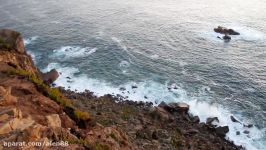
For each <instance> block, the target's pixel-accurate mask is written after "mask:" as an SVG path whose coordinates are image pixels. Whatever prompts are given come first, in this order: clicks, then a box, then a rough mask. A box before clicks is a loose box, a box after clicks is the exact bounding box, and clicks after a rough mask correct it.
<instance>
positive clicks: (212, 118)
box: [206, 117, 219, 125]
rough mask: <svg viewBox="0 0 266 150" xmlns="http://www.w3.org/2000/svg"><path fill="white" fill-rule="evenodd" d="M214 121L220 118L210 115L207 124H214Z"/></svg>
mask: <svg viewBox="0 0 266 150" xmlns="http://www.w3.org/2000/svg"><path fill="white" fill-rule="evenodd" d="M214 121H217V122H219V119H218V118H217V117H209V118H207V119H206V124H207V125H212V123H213V122H214Z"/></svg>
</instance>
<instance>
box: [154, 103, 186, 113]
mask: <svg viewBox="0 0 266 150" xmlns="http://www.w3.org/2000/svg"><path fill="white" fill-rule="evenodd" d="M158 106H159V107H161V108H164V109H165V110H167V111H169V112H185V113H187V112H188V110H189V105H188V104H186V103H169V104H166V103H165V102H164V101H163V102H161V103H160V104H159V105H158Z"/></svg>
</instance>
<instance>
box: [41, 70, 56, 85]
mask: <svg viewBox="0 0 266 150" xmlns="http://www.w3.org/2000/svg"><path fill="white" fill-rule="evenodd" d="M58 77H59V73H58V72H57V71H56V69H52V70H51V71H49V72H47V73H43V74H42V78H43V81H44V82H46V83H48V84H52V83H53V82H54V81H55V80H56V79H57V78H58Z"/></svg>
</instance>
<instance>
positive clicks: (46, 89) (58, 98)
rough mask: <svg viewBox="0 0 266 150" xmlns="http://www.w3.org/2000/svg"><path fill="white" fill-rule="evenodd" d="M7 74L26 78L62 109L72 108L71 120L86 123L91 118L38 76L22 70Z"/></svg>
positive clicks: (10, 71) (13, 70)
mask: <svg viewBox="0 0 266 150" xmlns="http://www.w3.org/2000/svg"><path fill="white" fill-rule="evenodd" d="M7 73H8V74H9V75H19V76H23V77H25V78H27V79H28V80H29V81H31V82H32V83H34V84H35V85H36V86H37V88H38V89H39V90H40V91H41V92H42V93H43V94H44V95H46V96H48V97H49V98H51V99H52V100H54V101H55V102H56V103H58V104H60V105H61V106H63V107H64V108H72V109H73V110H74V116H73V117H74V118H72V119H74V120H78V121H88V120H90V119H91V118H92V117H91V115H90V114H89V113H88V112H85V111H81V110H79V109H77V108H75V106H73V103H72V102H71V101H70V100H69V99H67V98H65V97H64V95H63V94H62V93H61V92H60V89H59V88H51V87H50V86H49V85H47V84H46V83H44V81H43V80H42V79H41V78H40V77H39V76H38V75H36V74H32V73H30V72H28V71H26V70H22V69H11V70H9V71H8V72H7Z"/></svg>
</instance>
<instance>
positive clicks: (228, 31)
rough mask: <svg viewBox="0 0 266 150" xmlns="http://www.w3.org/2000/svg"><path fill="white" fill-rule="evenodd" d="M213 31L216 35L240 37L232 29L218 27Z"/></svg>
mask: <svg viewBox="0 0 266 150" xmlns="http://www.w3.org/2000/svg"><path fill="white" fill-rule="evenodd" d="M214 31H215V32H216V33H220V34H225V35H240V33H239V32H236V31H235V30H233V29H227V28H225V27H221V26H218V27H217V28H214Z"/></svg>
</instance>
